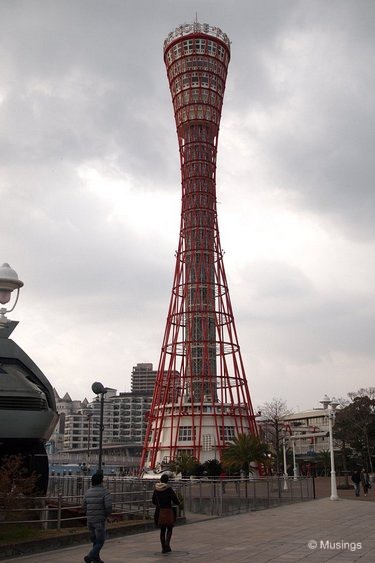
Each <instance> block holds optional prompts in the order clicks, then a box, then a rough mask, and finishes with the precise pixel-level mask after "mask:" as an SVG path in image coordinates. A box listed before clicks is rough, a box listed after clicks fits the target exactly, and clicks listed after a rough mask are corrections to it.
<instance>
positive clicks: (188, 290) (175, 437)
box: [141, 22, 257, 469]
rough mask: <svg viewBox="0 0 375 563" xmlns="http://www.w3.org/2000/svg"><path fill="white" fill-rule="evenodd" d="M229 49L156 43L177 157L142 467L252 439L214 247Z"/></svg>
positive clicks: (185, 36)
mask: <svg viewBox="0 0 375 563" xmlns="http://www.w3.org/2000/svg"><path fill="white" fill-rule="evenodd" d="M229 60H230V41H229V39H228V37H227V35H226V34H224V33H223V32H222V31H221V30H220V29H219V28H217V27H212V26H209V25H208V24H200V23H197V22H196V23H194V24H187V25H182V26H180V27H178V28H176V29H175V30H174V31H173V32H171V33H170V34H169V35H168V37H167V39H166V40H165V42H164V61H165V65H166V68H167V74H168V80H169V86H170V91H171V95H172V101H173V108H174V115H175V120H176V126H177V136H178V143H179V152H180V163H181V178H182V182H181V183H182V210H181V226H180V236H179V243H178V250H177V252H176V267H175V274H174V280H173V288H172V296H171V301H170V305H169V311H168V316H167V323H166V328H165V334H164V340H163V344H162V349H161V355H160V361H159V366H158V373H157V377H156V383H155V389H154V394H153V401H152V405H151V409H150V412H149V416H148V424H147V430H146V437H145V443H144V448H143V454H142V460H141V467H149V468H151V469H152V468H155V467H157V466H160V465H161V464H163V463H164V462H169V461H172V460H174V459H176V458H177V457H178V456H180V455H181V454H183V453H185V454H187V455H191V456H194V457H195V458H197V459H198V460H199V461H200V462H201V463H203V462H204V461H207V460H208V459H213V458H216V459H221V452H222V449H223V447H224V445H225V444H226V443H227V442H228V441H230V440H231V439H233V438H234V437H235V436H237V435H238V434H241V433H251V434H255V435H257V427H256V424H255V419H254V412H253V408H252V405H251V399H250V394H249V389H248V385H247V380H246V375H245V370H244V365H243V362H242V358H241V353H240V346H239V343H238V338H237V332H236V327H235V323H234V317H233V311H232V305H231V301H230V296H229V291H228V284H227V279H226V275H225V271H224V264H223V252H222V249H221V244H220V236H219V227H218V220H217V209H216V156H217V145H218V134H219V124H220V118H221V108H222V104H223V96H224V90H225V81H226V76H227V69H228V64H229Z"/></svg>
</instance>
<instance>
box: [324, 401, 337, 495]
mask: <svg viewBox="0 0 375 563" xmlns="http://www.w3.org/2000/svg"><path fill="white" fill-rule="evenodd" d="M320 402H321V404H322V405H323V409H324V410H325V411H326V416H327V417H328V433H329V452H330V457H331V496H330V499H331V500H339V496H338V494H337V485H336V471H335V454H334V451H333V425H334V423H335V417H336V408H337V407H338V404H339V403H338V402H337V401H336V399H334V398H332V399H330V398H329V397H328V396H327V395H325V396H324V397H323V399H322V400H321V401H320Z"/></svg>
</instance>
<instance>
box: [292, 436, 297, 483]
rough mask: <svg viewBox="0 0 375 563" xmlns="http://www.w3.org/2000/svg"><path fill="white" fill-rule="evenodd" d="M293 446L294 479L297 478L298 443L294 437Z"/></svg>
mask: <svg viewBox="0 0 375 563" xmlns="http://www.w3.org/2000/svg"><path fill="white" fill-rule="evenodd" d="M292 448H293V478H294V480H296V479H297V464H296V443H295V441H294V439H292Z"/></svg>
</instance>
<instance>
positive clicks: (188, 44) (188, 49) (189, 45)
mask: <svg viewBox="0 0 375 563" xmlns="http://www.w3.org/2000/svg"><path fill="white" fill-rule="evenodd" d="M183 45H184V54H185V55H190V54H191V53H192V52H193V40H192V39H187V40H186V41H184V42H183Z"/></svg>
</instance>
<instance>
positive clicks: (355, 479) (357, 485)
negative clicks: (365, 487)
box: [352, 469, 361, 497]
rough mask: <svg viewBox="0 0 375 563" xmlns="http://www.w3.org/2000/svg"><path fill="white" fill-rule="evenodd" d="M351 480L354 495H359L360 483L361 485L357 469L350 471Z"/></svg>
mask: <svg viewBox="0 0 375 563" xmlns="http://www.w3.org/2000/svg"><path fill="white" fill-rule="evenodd" d="M352 481H353V485H354V490H355V496H356V497H359V492H360V485H361V474H360V472H359V470H358V469H355V470H354V471H353V473H352Z"/></svg>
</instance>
